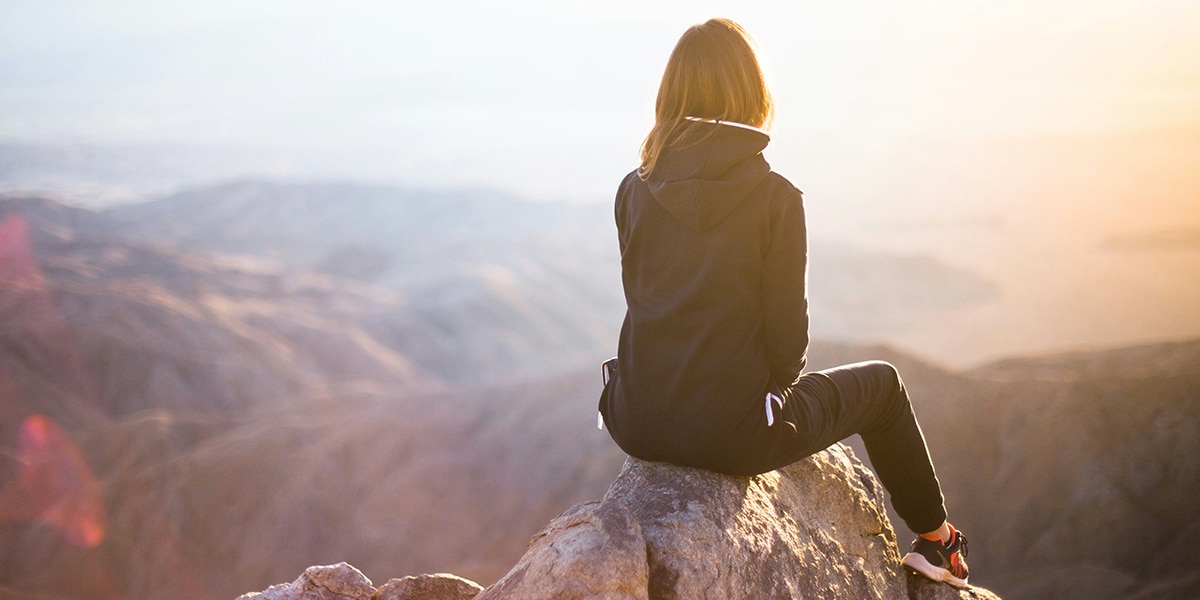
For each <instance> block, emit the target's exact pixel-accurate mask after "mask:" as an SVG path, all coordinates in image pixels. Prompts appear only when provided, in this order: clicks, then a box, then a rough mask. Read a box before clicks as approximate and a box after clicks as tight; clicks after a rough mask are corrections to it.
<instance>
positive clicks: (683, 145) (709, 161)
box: [646, 122, 771, 231]
mask: <svg viewBox="0 0 1200 600" xmlns="http://www.w3.org/2000/svg"><path fill="white" fill-rule="evenodd" d="M770 139H771V138H770V137H768V136H767V134H765V133H763V132H761V131H759V130H757V129H751V128H748V127H742V126H738V125H730V124H724V123H709V122H698V123H696V125H695V126H694V127H692V128H691V129H690V131H688V133H687V134H685V136H684V137H683V139H682V140H680V142H678V143H676V144H673V145H672V146H671V147H670V148H668V149H667V150H666V151H665V152H664V153H663V154H662V156H660V157H659V159H658V164H657V165H655V167H654V171H652V172H651V173H650V176H649V177H647V178H646V185H647V186H648V187H649V188H650V194H651V195H652V196H654V199H655V200H657V201H658V203H659V204H660V205H662V207H663V208H664V209H666V210H667V212H669V213H670V214H671V216H673V217H675V218H676V219H677V220H679V221H680V222H682V223H684V224H686V225H689V226H690V227H692V228H693V229H696V230H698V231H708V230H710V229H712V228H713V227H716V226H717V225H718V224H719V223H720V222H721V221H722V220H724V219H725V217H726V216H728V215H729V213H730V212H732V211H733V209H735V208H737V207H738V205H739V204H741V203H742V201H743V200H745V199H746V197H747V196H749V195H750V192H751V191H753V190H754V188H756V187H758V185H759V184H760V183H762V181H763V179H765V178H766V176H767V174H768V173H770V172H771V166H770V165H769V164H767V161H766V159H765V158H763V155H762V151H763V148H766V147H767V142H769V141H770Z"/></svg>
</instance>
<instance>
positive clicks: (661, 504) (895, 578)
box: [239, 444, 997, 600]
mask: <svg viewBox="0 0 1200 600" xmlns="http://www.w3.org/2000/svg"><path fill="white" fill-rule="evenodd" d="M320 568H322V569H331V568H340V569H343V570H353V568H352V567H348V566H346V565H344V563H343V565H339V566H338V567H320ZM314 569H317V567H314ZM311 571H313V569H309V571H308V572H305V575H304V576H302V577H301V578H300V579H298V580H296V582H294V583H292V584H289V585H288V586H276V587H273V588H270V589H269V590H267V591H266V592H263V595H264V596H265V597H264V598H263V600H308V599H309V598H337V599H339V600H340V599H341V598H343V597H344V596H341V595H336V596H313V595H304V594H310V593H311V592H309V591H308V590H310V589H313V587H314V585H313V584H312V583H310V581H314V580H315V577H313V576H310V572H311ZM353 573H357V571H353ZM353 573H349V574H347V575H346V577H348V578H350V579H353ZM320 574H321V575H323V576H325V577H327V578H329V580H331V581H336V582H337V585H338V586H341V587H338V588H336V590H335V589H333V587H334V586H332V585H331V586H328V587H329V588H330V589H331V590H332V591H331V593H335V594H336V593H341V592H340V591H337V590H340V589H343V588H347V587H348V584H345V583H342V582H343V581H344V579H343V578H338V579H333V578H332V577H329V575H327V574H325V573H323V572H322V573H320ZM359 576H360V577H361V574H359ZM306 578H308V579H307V580H306ZM363 579H365V578H363ZM368 587H369V584H368ZM355 589H361V587H359V588H355ZM276 590H278V591H276ZM477 592H480V588H478V587H474V586H473V584H470V583H469V582H466V581H465V580H461V579H456V578H453V576H447V575H434V576H429V575H424V576H421V577H415V578H414V577H409V578H405V579H394V580H392V581H391V582H389V583H388V584H387V585H385V586H384V587H383V588H380V589H379V591H378V593H377V594H376V595H375V596H366V595H363V596H360V597H353V598H355V600H360V599H361V600H372V599H373V600H385V599H386V600H418V599H420V600H424V599H429V600H434V599H437V600H465V599H470V598H473V599H474V600H543V599H544V600H570V599H579V600H583V599H593V598H594V599H600V598H603V599H609V600H650V599H654V600H676V599H681V600H682V599H686V600H726V599H731V598H806V599H830V600H841V599H844V598H863V599H868V598H875V599H888V600H891V599H895V600H903V599H912V600H952V599H977V600H996V598H997V597H996V596H995V595H994V594H992V593H991V592H988V591H987V590H983V589H980V588H971V589H968V590H957V589H955V588H952V587H950V586H948V585H945V584H940V583H934V582H931V581H928V580H925V579H923V578H921V577H919V576H915V575H913V574H911V573H907V574H906V573H905V572H904V571H903V569H902V568H901V566H900V553H899V550H898V549H897V546H896V535H895V532H894V531H893V530H892V527H891V525H890V523H889V521H888V519H887V516H886V513H885V512H884V494H883V489H882V488H881V487H880V485H879V483H878V480H876V478H875V476H874V474H872V473H871V472H870V471H869V470H868V469H867V468H866V467H865V466H864V465H863V464H862V462H860V461H859V460H858V459H857V458H856V457H855V456H854V454H853V451H851V450H850V449H849V448H848V447H846V446H843V445H840V444H839V445H835V446H833V447H831V448H829V449H828V450H825V451H823V452H819V453H817V454H816V455H814V456H812V457H810V458H808V459H806V460H802V461H800V462H798V463H796V464H793V465H791V466H789V467H787V468H784V469H780V470H778V471H773V472H771V473H766V474H763V475H758V476H756V477H733V476H728V475H720V474H717V473H712V472H709V471H703V470H699V469H690V468H686V467H679V466H674V465H668V464H663V463H651V462H645V461H641V460H637V459H633V458H630V459H628V460H627V461H626V463H625V466H624V468H623V469H622V470H621V473H620V474H619V475H618V476H617V479H616V481H614V482H613V484H612V486H611V487H609V490H608V493H607V494H605V495H604V498H603V499H601V500H600V501H598V502H595V501H593V502H583V503H580V504H577V505H575V506H573V507H572V508H570V509H569V510H567V511H566V512H565V513H563V514H562V515H560V516H559V517H558V518H556V519H554V520H553V521H551V522H550V524H549V525H547V526H546V528H545V529H543V530H542V531H541V532H539V533H538V534H537V535H535V536H534V537H533V539H532V540H531V541H530V545H529V550H528V551H527V552H526V553H525V555H524V556H523V557H521V560H520V561H519V562H518V563H517V564H516V566H514V567H513V568H512V570H511V571H509V572H508V574H507V575H505V576H504V577H503V578H502V579H501V580H500V581H498V582H497V583H496V584H495V585H493V586H491V587H489V588H487V589H486V590H482V592H481V593H477ZM270 594H275V595H270ZM285 594H291V595H285ZM345 597H347V598H350V597H351V596H345ZM258 599H259V596H258V595H254V594H247V595H245V596H242V597H241V598H240V599H239V600H258Z"/></svg>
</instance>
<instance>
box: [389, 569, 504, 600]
mask: <svg viewBox="0 0 1200 600" xmlns="http://www.w3.org/2000/svg"><path fill="white" fill-rule="evenodd" d="M482 591H483V586H481V585H479V584H478V583H475V582H474V581H471V580H469V579H463V578H462V577H459V576H457V575H451V574H449V573H435V574H433V575H416V576H411V577H403V578H400V579H393V580H391V581H389V582H387V583H385V584H383V585H382V586H380V587H379V591H378V592H377V593H376V594H375V597H374V599H373V600H471V599H472V598H474V597H475V596H478V595H479V592H482Z"/></svg>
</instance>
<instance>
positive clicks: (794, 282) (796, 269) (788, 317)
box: [762, 184, 808, 386]
mask: <svg viewBox="0 0 1200 600" xmlns="http://www.w3.org/2000/svg"><path fill="white" fill-rule="evenodd" d="M786 185H787V188H788V192H789V193H787V194H781V195H782V196H786V197H784V198H781V199H780V200H781V201H777V202H773V203H772V210H771V225H770V239H769V244H768V247H767V255H766V259H765V260H764V263H763V282H762V286H763V320H764V323H763V325H764V334H765V337H766V343H767V359H768V361H769V362H770V367H771V381H772V382H774V383H775V384H777V385H780V386H784V385H788V384H790V383H792V382H793V381H795V380H796V378H797V377H799V376H800V372H801V371H803V370H804V365H805V363H806V362H807V360H808V359H807V355H808V294H807V284H808V237H807V228H806V225H805V220H804V200H803V195H802V194H801V192H800V190H797V189H796V188H794V187H792V186H791V185H790V184H786ZM773 200H774V198H773Z"/></svg>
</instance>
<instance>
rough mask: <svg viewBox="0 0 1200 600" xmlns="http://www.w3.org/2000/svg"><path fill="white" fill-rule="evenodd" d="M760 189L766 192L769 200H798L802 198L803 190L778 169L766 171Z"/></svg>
mask: <svg viewBox="0 0 1200 600" xmlns="http://www.w3.org/2000/svg"><path fill="white" fill-rule="evenodd" d="M760 189H761V190H762V191H763V192H765V193H766V195H767V197H768V198H770V199H771V200H777V201H787V200H795V201H797V202H800V201H802V200H803V197H804V192H802V191H800V188H798V187H796V185H795V184H793V183H792V181H791V180H790V179H788V178H787V177H784V176H783V175H781V174H780V173H779V172H778V171H774V170H772V171H771V172H770V173H767V177H766V179H764V180H763V183H762V186H761V187H760Z"/></svg>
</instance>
